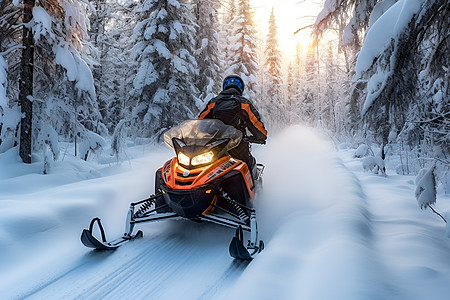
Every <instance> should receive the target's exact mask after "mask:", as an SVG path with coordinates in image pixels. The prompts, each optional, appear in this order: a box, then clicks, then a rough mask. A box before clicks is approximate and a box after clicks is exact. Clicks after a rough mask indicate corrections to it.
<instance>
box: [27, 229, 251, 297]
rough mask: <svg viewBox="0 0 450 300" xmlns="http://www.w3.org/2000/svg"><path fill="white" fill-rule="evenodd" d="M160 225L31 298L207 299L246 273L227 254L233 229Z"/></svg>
mask: <svg viewBox="0 0 450 300" xmlns="http://www.w3.org/2000/svg"><path fill="white" fill-rule="evenodd" d="M159 224H160V226H159ZM159 224H148V226H146V227H148V230H145V229H144V231H145V232H149V233H150V234H149V235H145V236H144V238H143V239H140V240H136V241H132V242H130V243H128V244H126V245H124V246H122V247H121V248H119V249H117V250H116V251H114V252H111V253H108V252H101V251H91V252H88V253H87V254H86V255H84V256H83V257H82V258H80V260H79V261H77V262H76V263H74V265H73V267H72V268H70V269H68V270H67V271H64V272H62V273H61V274H59V275H57V276H55V277H54V278H53V279H49V280H47V281H46V282H45V283H44V284H41V285H40V286H38V287H37V288H35V289H34V290H33V291H31V292H30V293H28V294H27V296H26V297H27V299H43V298H46V297H48V295H52V297H56V298H60V299H61V298H68V299H118V298H123V299H174V298H179V297H180V294H183V295H184V297H185V298H186V299H198V298H204V299H208V298H210V297H214V295H216V294H220V293H223V291H224V290H226V289H227V288H228V287H229V285H231V284H232V283H233V282H234V281H235V280H236V279H237V278H238V277H239V276H240V274H241V273H242V272H243V270H244V269H245V266H246V263H245V262H242V263H236V262H233V260H232V259H231V258H230V257H229V255H228V243H229V242H230V240H231V238H232V236H233V233H234V232H233V230H228V229H226V228H222V227H219V226H216V225H213V224H196V223H193V222H189V221H168V222H161V223H159ZM152 225H153V226H155V225H156V227H155V228H152Z"/></svg>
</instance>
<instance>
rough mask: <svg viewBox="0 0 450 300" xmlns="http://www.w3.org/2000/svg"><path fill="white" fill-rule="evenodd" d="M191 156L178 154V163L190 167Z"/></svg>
mask: <svg viewBox="0 0 450 300" xmlns="http://www.w3.org/2000/svg"><path fill="white" fill-rule="evenodd" d="M189 161H190V159H189V156H187V155H186V154H184V153H181V152H178V162H179V163H180V164H183V165H187V166H188V165H189Z"/></svg>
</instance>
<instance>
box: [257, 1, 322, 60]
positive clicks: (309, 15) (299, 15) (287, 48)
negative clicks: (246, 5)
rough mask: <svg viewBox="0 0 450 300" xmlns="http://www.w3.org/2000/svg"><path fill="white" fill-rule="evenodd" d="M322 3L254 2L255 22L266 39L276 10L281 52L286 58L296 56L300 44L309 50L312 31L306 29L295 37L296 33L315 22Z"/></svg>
mask: <svg viewBox="0 0 450 300" xmlns="http://www.w3.org/2000/svg"><path fill="white" fill-rule="evenodd" d="M322 3H323V1H321V0H312V1H311V0H277V1H271V0H252V4H253V7H254V9H255V22H256V24H257V26H258V29H259V30H260V31H262V32H263V34H264V37H265V36H266V35H267V31H268V27H269V17H270V13H271V11H272V8H273V9H274V14H275V19H276V22H277V26H278V42H279V46H280V51H281V52H282V53H283V55H284V56H285V57H286V56H287V57H289V56H293V55H295V49H296V46H297V44H298V43H300V45H301V47H302V48H303V49H306V48H307V46H308V43H309V34H310V33H311V30H310V29H305V30H302V31H301V32H299V33H297V34H295V35H294V32H295V31H296V30H298V29H300V28H302V27H305V26H307V25H311V24H313V23H314V22H315V17H316V16H317V15H318V14H319V12H320V11H321V9H322Z"/></svg>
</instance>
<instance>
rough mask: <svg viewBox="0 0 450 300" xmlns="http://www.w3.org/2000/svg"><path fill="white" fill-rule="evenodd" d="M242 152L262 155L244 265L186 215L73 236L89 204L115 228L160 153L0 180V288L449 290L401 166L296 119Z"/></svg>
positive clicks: (225, 234) (210, 228)
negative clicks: (73, 172)
mask: <svg viewBox="0 0 450 300" xmlns="http://www.w3.org/2000/svg"><path fill="white" fill-rule="evenodd" d="M254 152H255V153H256V155H257V157H258V158H259V159H260V160H261V161H262V162H264V163H265V165H266V171H265V175H264V193H263V194H261V195H260V198H259V202H260V206H259V207H258V211H259V213H260V215H259V226H260V229H261V230H260V231H261V233H262V237H263V239H264V240H265V242H266V249H265V250H264V251H263V252H262V253H261V254H260V255H259V256H258V257H256V259H255V260H253V261H252V262H251V263H250V264H248V263H246V262H237V261H233V260H232V259H231V258H230V257H229V255H228V244H229V242H230V240H231V237H232V235H233V232H232V230H230V229H227V228H222V227H219V226H216V225H213V224H196V223H193V222H189V221H166V222H160V223H157V224H145V225H143V226H142V228H141V229H143V231H144V238H143V239H140V240H136V241H133V242H131V243H129V244H126V245H124V246H123V247H121V248H119V249H118V250H117V251H115V252H113V253H107V252H96V251H89V250H88V249H85V248H84V247H83V246H82V245H81V243H80V242H79V235H80V233H81V229H82V228H84V227H85V226H87V225H88V223H89V220H90V219H91V218H92V217H94V216H96V215H99V216H101V217H102V220H103V222H104V226H105V228H106V231H107V235H108V236H109V237H113V236H117V235H120V234H121V232H122V230H123V229H122V227H123V225H124V224H123V222H124V215H125V212H126V210H127V207H128V203H129V202H130V201H134V200H137V199H141V198H143V197H145V196H146V195H147V194H148V193H149V191H150V192H151V191H152V190H153V172H154V170H155V169H156V168H157V167H158V166H159V165H160V164H161V162H163V161H164V160H165V159H166V158H167V157H170V155H171V153H170V152H169V151H166V150H161V149H158V150H156V152H152V153H151V155H148V156H145V157H143V158H140V159H135V160H132V161H131V162H130V165H129V166H128V165H127V164H125V165H123V166H122V167H120V168H119V167H114V166H111V167H109V168H106V169H103V170H101V171H99V172H100V173H101V174H108V175H110V176H102V177H99V178H96V179H91V180H84V181H81V182H76V180H67V184H65V185H61V184H59V183H58V184H55V185H54V186H53V187H51V184H50V183H48V182H47V184H46V185H45V184H44V186H45V187H44V188H42V189H41V190H39V187H38V186H29V187H28V188H27V189H25V190H22V192H17V191H15V190H14V189H12V188H11V189H8V187H9V186H11V181H14V182H16V183H17V182H19V180H18V179H17V178H20V177H19V176H15V177H13V178H2V179H1V180H0V190H2V191H3V193H0V226H1V227H0V237H2V239H1V241H0V264H1V265H2V266H3V268H1V269H0V278H1V279H2V280H1V281H0V295H1V297H0V298H1V299H22V298H26V299H62V298H64V299H246V300H248V299H346V300H348V299H412V300H414V299H417V300H419V299H438V300H440V299H442V300H444V299H449V297H450V286H449V285H448V283H449V282H450V240H449V239H447V238H446V237H445V227H444V225H443V223H442V221H441V220H439V219H437V218H435V216H434V215H432V214H429V213H427V212H423V211H420V209H419V208H418V206H417V203H416V202H415V199H414V196H413V195H414V193H413V192H414V184H413V182H412V181H413V178H412V177H406V176H397V175H390V176H388V177H386V178H384V177H380V176H377V175H373V174H367V173H363V172H362V168H361V163H360V162H359V161H357V160H354V159H353V158H352V151H346V152H339V153H338V154H336V152H335V150H334V149H333V148H332V146H331V145H330V144H329V143H328V142H326V141H325V140H322V139H321V138H319V137H318V136H317V134H316V133H313V132H311V131H309V130H306V129H304V128H301V127H292V128H290V129H289V130H287V131H286V132H284V133H283V134H281V135H280V136H278V137H277V138H274V139H273V140H271V141H270V143H269V144H268V145H267V146H265V147H256V148H255V151H254ZM0 163H2V161H1V157H0ZM121 168H122V169H123V170H122V169H121ZM125 171H126V172H125ZM83 174H84V173H83ZM1 175H2V174H1V171H0V177H1ZM58 175H61V174H59V173H58V172H57V170H56V171H55V176H56V177H55V178H58V177H57V176H58ZM35 176H36V177H38V178H40V179H39V180H41V181H42V180H44V179H42V177H41V175H35ZM45 178H49V177H45ZM32 179H33V178H32ZM149 182H150V183H149ZM40 184H41V183H40ZM48 186H50V187H48ZM1 188H3V189H1ZM30 196H31V197H30ZM31 198H32V199H31ZM61 199H64V200H61ZM446 200H449V199H448V197H447V199H446ZM441 201H445V200H441ZM36 203H40V204H39V205H37V204H36Z"/></svg>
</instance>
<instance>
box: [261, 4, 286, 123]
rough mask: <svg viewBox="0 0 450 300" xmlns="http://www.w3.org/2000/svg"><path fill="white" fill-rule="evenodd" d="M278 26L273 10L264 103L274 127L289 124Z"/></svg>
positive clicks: (266, 63) (268, 40)
mask: <svg viewBox="0 0 450 300" xmlns="http://www.w3.org/2000/svg"><path fill="white" fill-rule="evenodd" d="M277 34H278V32H277V25H276V20H275V15H274V10H273V8H272V13H271V14H270V19H269V32H268V34H267V40H266V50H265V55H266V61H265V64H264V66H265V69H266V72H265V75H266V76H265V77H266V80H265V84H264V89H265V91H266V95H267V99H266V100H265V101H264V106H265V111H267V112H270V116H271V118H270V119H271V122H270V123H272V126H271V127H273V126H276V127H280V125H281V124H285V123H286V122H287V119H286V112H287V108H286V104H285V101H284V99H283V91H282V84H283V82H282V74H281V53H280V51H279V50H278V40H277Z"/></svg>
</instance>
